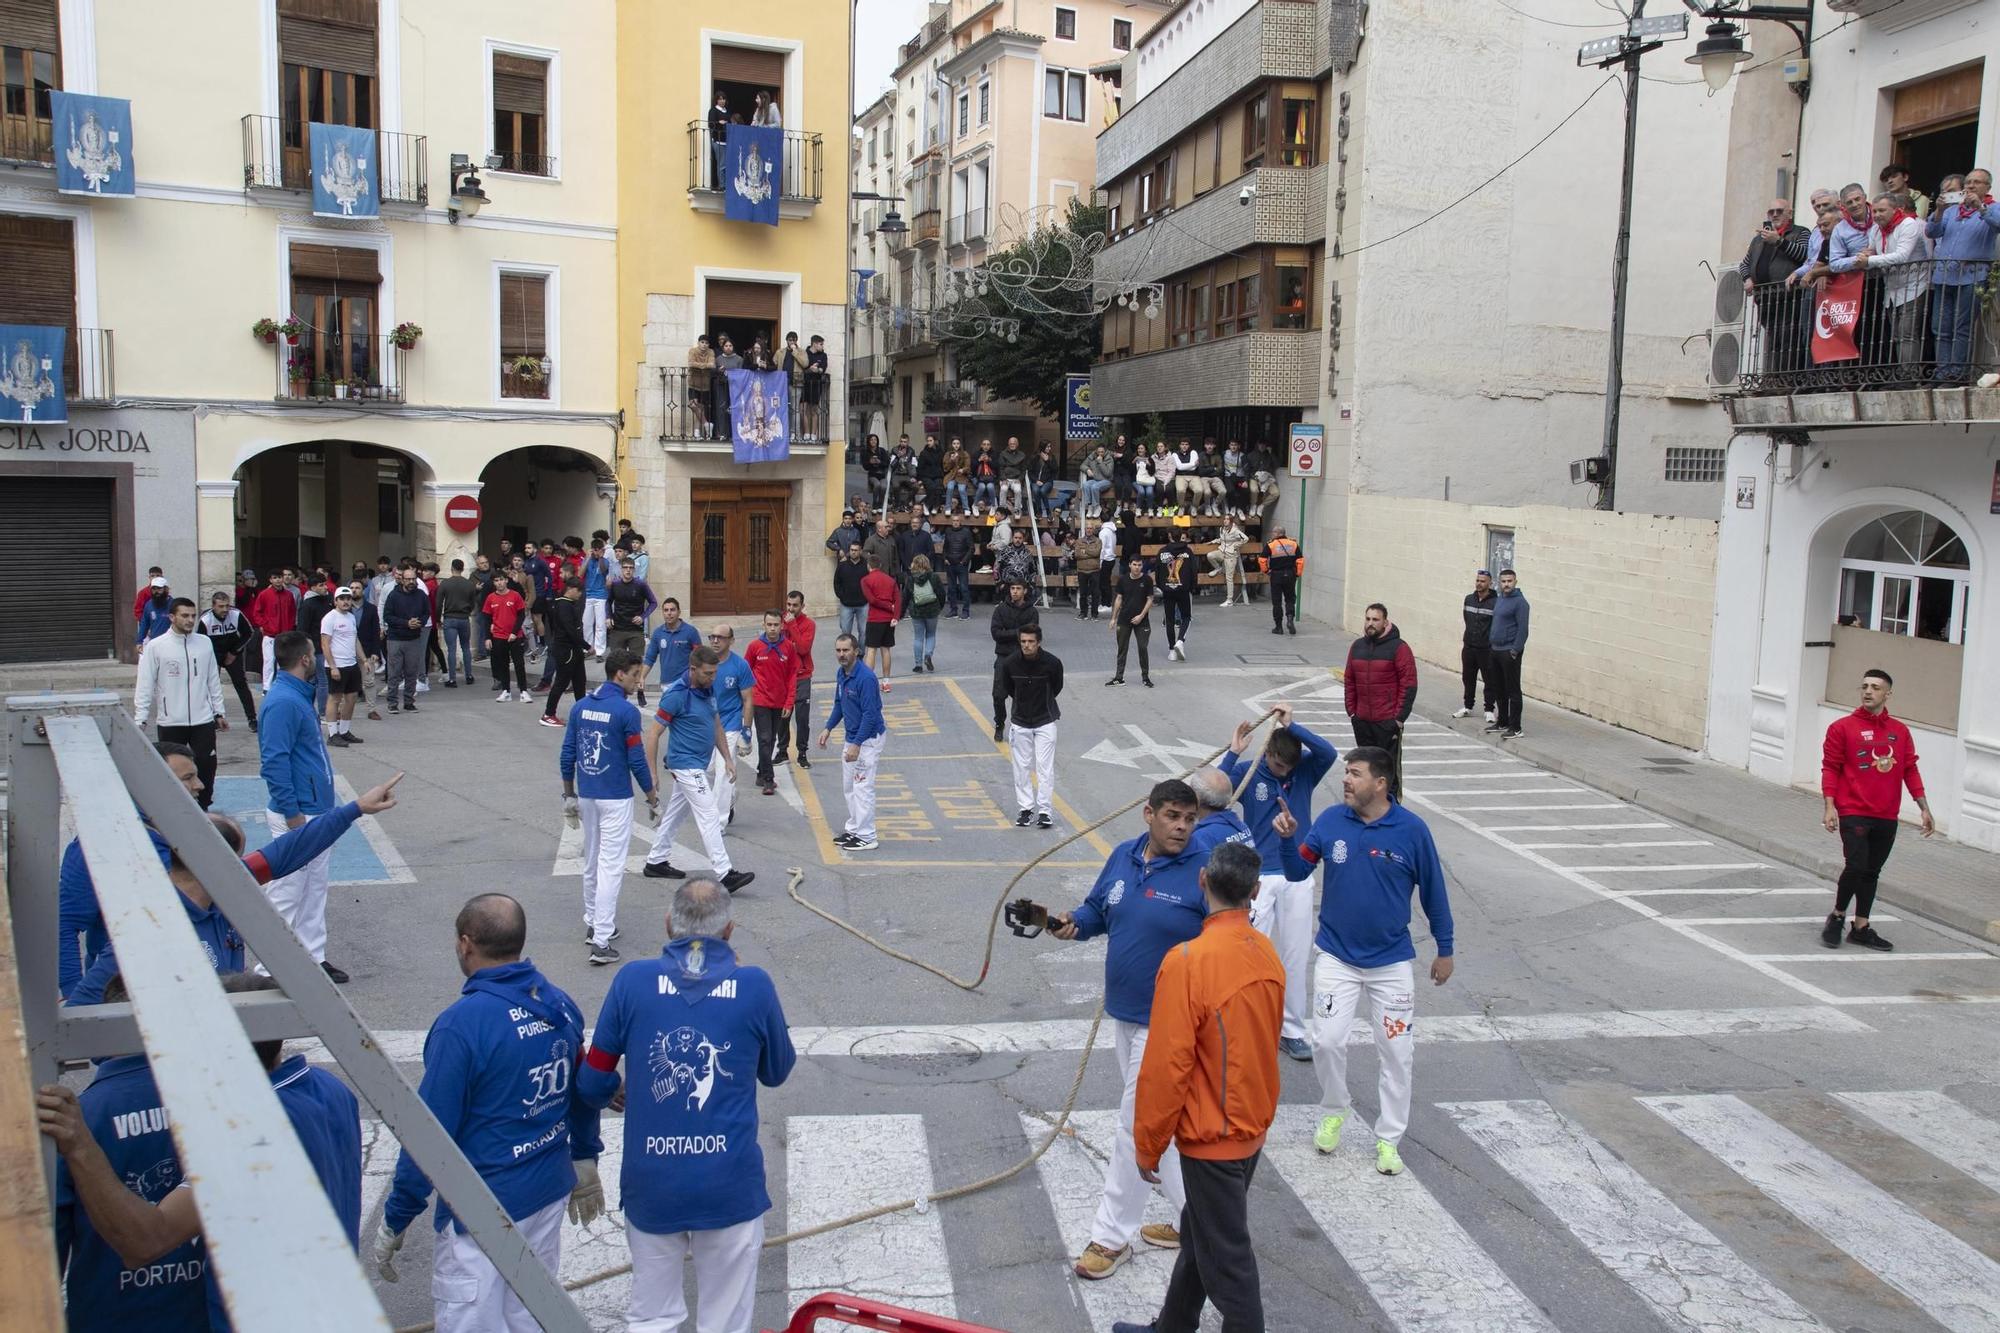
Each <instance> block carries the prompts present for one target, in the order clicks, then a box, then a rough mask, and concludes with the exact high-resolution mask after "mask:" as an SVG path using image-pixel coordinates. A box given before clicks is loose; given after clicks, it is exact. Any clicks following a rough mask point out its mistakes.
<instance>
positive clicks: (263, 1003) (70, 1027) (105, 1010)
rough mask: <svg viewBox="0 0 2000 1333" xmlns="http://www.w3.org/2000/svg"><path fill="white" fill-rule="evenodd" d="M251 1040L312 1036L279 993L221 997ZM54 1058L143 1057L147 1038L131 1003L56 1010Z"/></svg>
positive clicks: (305, 1023)
mask: <svg viewBox="0 0 2000 1333" xmlns="http://www.w3.org/2000/svg"><path fill="white" fill-rule="evenodd" d="M223 999H225V1000H227V1001H228V1002H229V1005H230V1007H231V1008H232V1009H234V1010H235V1011H236V1017H237V1018H238V1019H239V1020H240V1021H241V1022H242V1024H243V1033H244V1035H245V1036H247V1037H249V1038H250V1040H251V1041H279V1040H282V1039H285V1038H289V1037H300V1038H304V1037H310V1036H312V1035H313V1030H312V1028H311V1026H310V1025H309V1024H307V1022H306V1020H305V1019H304V1018H303V1017H301V1016H300V1014H299V1009H298V1006H297V1005H295V1004H293V1003H292V1002H291V1000H290V999H289V998H287V997H286V996H284V995H281V994H279V993H278V992H277V991H251V992H249V993H248V994H244V995H225V996H223ZM55 1048H56V1056H57V1058H58V1059H62V1060H103V1059H106V1058H108V1057H110V1056H113V1055H142V1054H144V1053H145V1050H146V1046H145V1042H144V1041H143V1040H142V1039H141V1038H140V1036H139V1024H138V1022H137V1020H135V1019H134V1018H133V1016H132V1006H131V1005H129V1004H86V1005H80V1006H77V1007H75V1008H70V1007H68V1006H65V1007H64V1008H62V1009H60V1010H58V1011H57V1013H56V1041H55Z"/></svg>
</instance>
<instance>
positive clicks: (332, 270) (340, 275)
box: [292, 245, 382, 285]
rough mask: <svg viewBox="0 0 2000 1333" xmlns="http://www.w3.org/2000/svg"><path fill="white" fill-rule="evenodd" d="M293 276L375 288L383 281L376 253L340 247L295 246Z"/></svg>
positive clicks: (293, 249)
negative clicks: (366, 285)
mask: <svg viewBox="0 0 2000 1333" xmlns="http://www.w3.org/2000/svg"><path fill="white" fill-rule="evenodd" d="M292 276H293V277H294V278H324V279H328V280H330V281H334V282H354V283H366V284H370V285H373V284H376V283H379V282H381V281H382V270H381V268H380V266H379V265H378V264H377V263H376V254H375V252H374V251H373V250H356V249H347V248H345V247H342V246H338V245H294V246H293V247H292Z"/></svg>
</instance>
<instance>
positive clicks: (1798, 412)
mask: <svg viewBox="0 0 2000 1333" xmlns="http://www.w3.org/2000/svg"><path fill="white" fill-rule="evenodd" d="M1843 276H1844V277H1845V278H1846V281H1845V282H1844V283H1843V282H1842V277H1843ZM1716 304H1717V309H1716V329H1715V333H1714V335H1713V337H1712V345H1711V348H1710V356H1711V367H1710V381H1711V383H1712V384H1713V385H1714V387H1715V388H1716V390H1717V392H1718V393H1720V394H1721V395H1722V396H1723V398H1724V400H1725V402H1726V403H1727V405H1728V408H1729V414H1730V417H1731V419H1732V420H1733V421H1734V422H1735V423H1736V424H1737V425H1739V426H1771V427H1791V426H1798V427H1808V426H1824V427H1833V426H1870V425H1885V424H1887V425H1893V424H1906V423H1907V424H1923V423H1934V422H1963V421H1972V420H1994V419H2000V387H1996V380H1995V376H1996V374H2000V275H1996V274H1994V273H1993V271H1992V270H1991V269H1990V268H1989V266H1988V265H1986V264H1984V263H1982V262H1979V261H1957V260H1936V259H1919V260H1915V261H1912V262H1908V263H1902V264H1874V265H1871V266H1870V267H1868V268H1867V269H1866V270H1865V272H1861V273H1857V274H1849V275H1832V276H1831V278H1830V280H1828V281H1823V282H1797V283H1794V282H1791V281H1783V282H1772V283H1763V284H1760V285H1758V286H1755V287H1753V288H1751V289H1750V290H1749V291H1747V292H1746V291H1744V290H1743V286H1742V283H1741V281H1740V280H1738V279H1736V278H1735V276H1734V275H1733V274H1725V275H1724V277H1723V280H1722V282H1721V283H1720V284H1719V285H1718V288H1717V302H1716ZM1738 321H1740V324H1741V334H1740V336H1738V335H1737V333H1736V329H1737V325H1738ZM1982 381H1984V386H1983V387H1982Z"/></svg>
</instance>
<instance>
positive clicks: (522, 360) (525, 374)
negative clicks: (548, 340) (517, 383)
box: [507, 356, 542, 384]
mask: <svg viewBox="0 0 2000 1333" xmlns="http://www.w3.org/2000/svg"><path fill="white" fill-rule="evenodd" d="M507 368H508V369H509V370H512V371H513V372H514V378H516V379H519V380H526V381H527V382H529V383H531V384H533V383H537V382H539V381H540V380H541V378H542V363H541V360H540V358H538V357H532V356H517V357H515V358H514V359H513V360H512V361H511V362H509V363H508V367H507Z"/></svg>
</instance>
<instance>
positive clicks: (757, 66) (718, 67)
mask: <svg viewBox="0 0 2000 1333" xmlns="http://www.w3.org/2000/svg"><path fill="white" fill-rule="evenodd" d="M708 72H709V76H710V77H711V78H712V79H713V80H714V81H715V82H717V83H748V84H753V85H755V86H757V87H759V88H763V89H766V90H768V91H770V92H774V93H775V92H776V91H777V90H778V89H780V88H782V87H784V84H785V53H784V52H782V51H753V50H751V49H750V48H749V47H747V46H712V47H710V48H709V52H708ZM708 100H709V101H710V102H713V101H714V100H715V95H714V94H713V93H712V92H711V93H710V94H709V99H708ZM730 109H731V110H732V111H733V110H741V111H743V112H744V113H745V115H744V119H746V120H747V119H749V115H748V112H749V110H750V109H749V108H748V107H741V108H737V107H732V108H730Z"/></svg>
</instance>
